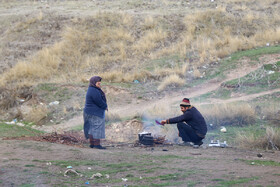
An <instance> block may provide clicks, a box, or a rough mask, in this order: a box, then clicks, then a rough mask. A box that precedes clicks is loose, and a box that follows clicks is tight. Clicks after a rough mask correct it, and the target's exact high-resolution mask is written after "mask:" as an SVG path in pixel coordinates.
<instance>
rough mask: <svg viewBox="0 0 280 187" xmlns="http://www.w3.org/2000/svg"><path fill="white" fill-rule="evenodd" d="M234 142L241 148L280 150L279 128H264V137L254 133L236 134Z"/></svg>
mask: <svg viewBox="0 0 280 187" xmlns="http://www.w3.org/2000/svg"><path fill="white" fill-rule="evenodd" d="M236 142H237V143H238V145H239V146H240V147H243V148H261V149H275V150H279V149H280V130H279V128H274V127H266V133H265V136H261V137H260V136H257V135H256V134H254V133H238V134H237V137H236Z"/></svg>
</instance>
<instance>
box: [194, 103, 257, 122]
mask: <svg viewBox="0 0 280 187" xmlns="http://www.w3.org/2000/svg"><path fill="white" fill-rule="evenodd" d="M199 109H200V111H201V113H202V114H203V116H204V117H205V120H206V121H207V123H209V124H210V123H212V124H213V125H215V126H216V127H219V126H225V125H232V126H244V125H249V124H253V123H254V122H255V120H256V116H255V110H254V109H253V108H252V107H251V106H250V105H249V104H247V103H230V104H216V105H214V106H211V109H210V110H209V108H208V107H202V106H201V107H199Z"/></svg>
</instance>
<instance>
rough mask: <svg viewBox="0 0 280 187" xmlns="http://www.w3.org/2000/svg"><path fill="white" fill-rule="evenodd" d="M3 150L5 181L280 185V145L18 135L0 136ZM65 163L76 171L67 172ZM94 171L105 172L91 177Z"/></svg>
mask: <svg viewBox="0 0 280 187" xmlns="http://www.w3.org/2000/svg"><path fill="white" fill-rule="evenodd" d="M0 150H1V152H0V157H1V165H0V185H1V186H279V185H280V177H279V176H280V170H279V167H280V165H279V164H280V152H279V151H277V152H273V151H267V152H266V151H263V152H259V151H256V150H255V151H251V150H241V149H236V148H209V147H207V146H204V147H200V148H199V149H194V148H192V147H183V146H178V145H173V146H156V147H141V146H137V147H134V146H133V144H124V145H116V146H115V147H108V148H107V150H96V149H90V148H88V147H83V148H81V147H73V146H67V145H62V144H55V143H48V142H36V141H19V140H4V141H3V140H1V143H0ZM260 153H261V156H262V157H258V154H260ZM259 156H260V155H259ZM67 166H68V167H70V166H72V169H73V170H75V171H76V172H77V173H78V175H76V174H71V173H70V172H69V173H66V176H64V174H65V172H66V171H67ZM96 173H101V174H102V175H103V176H102V177H101V178H93V179H91V177H92V175H93V174H96ZM106 174H107V175H109V178H106V177H105V175H106ZM107 177H108V176H107Z"/></svg>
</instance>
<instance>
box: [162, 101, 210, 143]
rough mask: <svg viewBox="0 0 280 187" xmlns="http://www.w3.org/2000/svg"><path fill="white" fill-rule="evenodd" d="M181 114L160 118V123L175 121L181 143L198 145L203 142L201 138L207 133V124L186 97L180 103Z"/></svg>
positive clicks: (172, 122)
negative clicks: (164, 118)
mask: <svg viewBox="0 0 280 187" xmlns="http://www.w3.org/2000/svg"><path fill="white" fill-rule="evenodd" d="M180 107H181V111H182V112H183V114H182V115H180V116H177V117H174V118H170V119H166V120H162V121H161V124H163V125H164V124H174V123H177V128H178V130H179V137H181V138H182V140H183V141H184V143H183V144H182V145H191V143H193V145H194V146H200V145H202V144H203V142H202V140H203V139H204V138H205V135H206V133H207V126H206V122H205V120H204V117H203V116H202V115H201V113H200V112H199V111H198V110H197V109H196V108H195V107H194V106H192V105H191V104H190V100H189V99H188V98H184V99H183V100H182V102H181V103H180Z"/></svg>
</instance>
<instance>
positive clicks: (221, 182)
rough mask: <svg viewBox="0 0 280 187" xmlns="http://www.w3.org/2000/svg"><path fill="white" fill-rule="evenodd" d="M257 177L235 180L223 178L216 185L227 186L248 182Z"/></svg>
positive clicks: (219, 186)
mask: <svg viewBox="0 0 280 187" xmlns="http://www.w3.org/2000/svg"><path fill="white" fill-rule="evenodd" d="M257 179H258V177H251V178H239V179H235V180H223V181H220V182H219V185H218V186H217V187H227V186H234V185H239V184H244V183H248V182H250V181H254V180H257Z"/></svg>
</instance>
